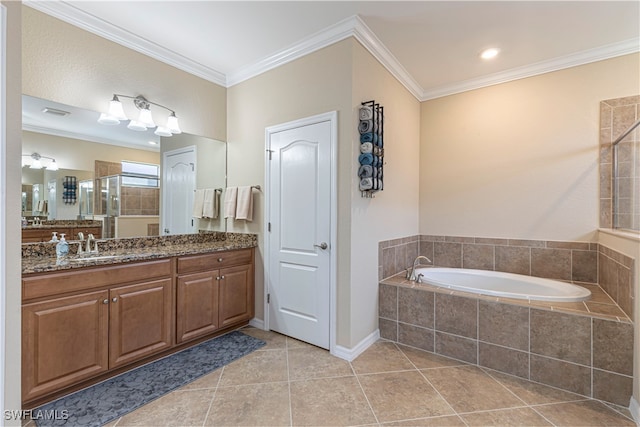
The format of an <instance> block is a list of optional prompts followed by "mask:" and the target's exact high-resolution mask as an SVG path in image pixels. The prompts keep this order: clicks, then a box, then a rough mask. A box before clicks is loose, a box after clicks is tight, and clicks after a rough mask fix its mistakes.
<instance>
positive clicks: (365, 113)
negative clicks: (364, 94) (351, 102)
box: [360, 105, 373, 120]
mask: <svg viewBox="0 0 640 427" xmlns="http://www.w3.org/2000/svg"><path fill="white" fill-rule="evenodd" d="M371 119H373V110H372V109H371V107H369V106H366V105H364V106H362V107H360V120H371Z"/></svg>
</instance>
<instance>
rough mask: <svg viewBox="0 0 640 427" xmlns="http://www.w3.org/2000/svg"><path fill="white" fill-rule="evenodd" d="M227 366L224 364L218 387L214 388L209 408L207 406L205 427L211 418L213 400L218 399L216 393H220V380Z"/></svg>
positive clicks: (203, 424) (203, 423)
mask: <svg viewBox="0 0 640 427" xmlns="http://www.w3.org/2000/svg"><path fill="white" fill-rule="evenodd" d="M225 368H226V365H223V366H222V370H221V371H220V376H219V377H218V382H217V383H216V387H215V388H214V389H213V395H212V396H211V401H210V402H209V408H207V413H206V414H205V416H204V421H202V426H203V427H204V426H205V425H206V424H207V419H208V418H209V414H210V413H211V408H213V401H214V400H215V399H216V394H217V393H218V387H220V381H222V375H223V374H224V369H225Z"/></svg>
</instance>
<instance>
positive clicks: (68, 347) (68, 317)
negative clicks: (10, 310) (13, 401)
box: [22, 290, 109, 401]
mask: <svg viewBox="0 0 640 427" xmlns="http://www.w3.org/2000/svg"><path fill="white" fill-rule="evenodd" d="M108 297H109V294H108V292H107V291H106V290H105V291H97V292H89V293H85V294H81V295H77V296H72V297H66V298H57V299H52V300H48V301H45V302H38V303H32V304H25V305H23V306H22V330H23V331H24V333H23V336H22V399H23V401H24V400H28V399H32V398H35V397H38V396H40V395H43V394H46V393H48V392H51V391H53V390H56V389H59V388H62V387H65V386H68V385H71V384H74V383H76V382H79V381H80V380H83V379H85V378H88V377H91V376H94V375H96V374H99V373H101V372H104V371H106V370H107V368H108V364H107V362H108V360H107V345H108V329H107V328H108V325H109V305H108V302H109V300H108Z"/></svg>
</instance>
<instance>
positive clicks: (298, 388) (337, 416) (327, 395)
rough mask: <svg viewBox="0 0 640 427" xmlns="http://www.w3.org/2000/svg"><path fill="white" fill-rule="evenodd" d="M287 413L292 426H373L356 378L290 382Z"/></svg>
mask: <svg viewBox="0 0 640 427" xmlns="http://www.w3.org/2000/svg"><path fill="white" fill-rule="evenodd" d="M291 412H292V419H293V425H294V426H303V425H316V426H317V425H323V426H344V425H365V424H372V423H376V419H375V417H374V415H373V412H372V411H371V408H370V407H369V404H368V403H367V399H366V398H365V396H364V394H363V393H362V389H361V388H360V384H358V380H357V379H356V377H341V378H322V379H313V380H305V381H293V382H291Z"/></svg>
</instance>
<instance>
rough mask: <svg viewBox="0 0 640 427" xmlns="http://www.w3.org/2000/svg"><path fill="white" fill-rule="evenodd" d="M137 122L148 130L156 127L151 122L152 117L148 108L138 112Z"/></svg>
mask: <svg viewBox="0 0 640 427" xmlns="http://www.w3.org/2000/svg"><path fill="white" fill-rule="evenodd" d="M138 121H139V122H140V123H142V124H143V125H145V126H146V127H148V128H154V127H156V124H155V123H154V122H153V117H151V110H149V109H148V108H143V109H142V110H140V115H139V116H138Z"/></svg>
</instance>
